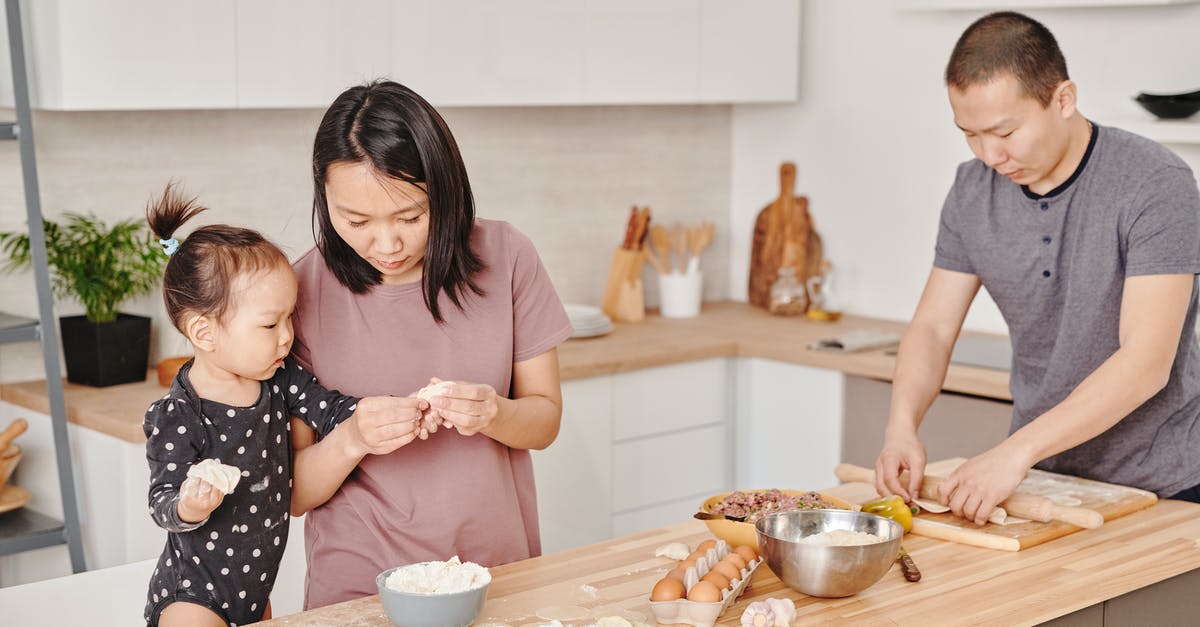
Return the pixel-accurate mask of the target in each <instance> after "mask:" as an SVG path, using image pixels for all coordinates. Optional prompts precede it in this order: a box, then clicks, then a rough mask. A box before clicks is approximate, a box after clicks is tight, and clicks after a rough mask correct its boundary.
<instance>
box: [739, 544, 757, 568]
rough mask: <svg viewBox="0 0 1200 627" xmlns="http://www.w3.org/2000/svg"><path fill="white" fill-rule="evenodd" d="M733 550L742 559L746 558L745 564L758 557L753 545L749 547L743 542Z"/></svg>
mask: <svg viewBox="0 0 1200 627" xmlns="http://www.w3.org/2000/svg"><path fill="white" fill-rule="evenodd" d="M733 552H734V553H737V554H738V555H740V556H741V558H742V559H744V560H746V563H747V564H748V563H750V562H753V561H754V560H756V559H758V551H756V550H754V548H753V547H749V546H746V545H744V544H743V545H742V546H739V547H736V548H734V549H733Z"/></svg>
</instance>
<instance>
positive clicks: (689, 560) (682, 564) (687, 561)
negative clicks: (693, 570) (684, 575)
mask: <svg viewBox="0 0 1200 627" xmlns="http://www.w3.org/2000/svg"><path fill="white" fill-rule="evenodd" d="M695 565H696V560H695V559H694V558H691V557H689V558H687V559H685V560H683V561H682V562H679V566H678V567H679V568H682V569H684V570H687V569H688V568H690V567H692V566H695Z"/></svg>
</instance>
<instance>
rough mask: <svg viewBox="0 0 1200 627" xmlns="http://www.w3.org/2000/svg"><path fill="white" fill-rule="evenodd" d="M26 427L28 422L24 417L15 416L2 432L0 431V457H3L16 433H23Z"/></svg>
mask: <svg viewBox="0 0 1200 627" xmlns="http://www.w3.org/2000/svg"><path fill="white" fill-rule="evenodd" d="M28 428H29V423H28V422H26V420H25V419H24V418H17V419H16V420H14V421H12V423H11V424H9V425H8V427H7V428H5V429H4V431H3V432H0V457H4V452H5V451H7V450H8V445H9V444H12V441H13V440H15V439H17V436H18V435H21V434H22V433H25V430H26V429H28Z"/></svg>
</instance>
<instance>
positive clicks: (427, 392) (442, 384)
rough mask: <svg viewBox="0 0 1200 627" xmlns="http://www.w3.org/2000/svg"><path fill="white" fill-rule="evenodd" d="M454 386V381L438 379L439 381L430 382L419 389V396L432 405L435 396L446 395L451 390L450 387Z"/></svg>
mask: <svg viewBox="0 0 1200 627" xmlns="http://www.w3.org/2000/svg"><path fill="white" fill-rule="evenodd" d="M452 387H454V382H453V381H438V382H437V383H430V384H429V385H427V386H425V387H423V388H421V389H419V390H417V398H423V399H425V400H426V401H428V402H429V403H430V404H431V405H432V404H433V397H435V396H445V395H446V394H447V393H449V392H450V388H452Z"/></svg>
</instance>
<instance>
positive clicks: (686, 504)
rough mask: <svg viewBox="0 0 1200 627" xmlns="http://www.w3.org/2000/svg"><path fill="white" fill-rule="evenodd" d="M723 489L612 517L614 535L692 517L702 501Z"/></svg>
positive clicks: (634, 531)
mask: <svg viewBox="0 0 1200 627" xmlns="http://www.w3.org/2000/svg"><path fill="white" fill-rule="evenodd" d="M720 491H721V490H713V491H712V492H705V493H704V494H698V495H696V496H695V497H690V498H684V499H679V500H676V501H671V502H670V503H663V504H662V505H655V506H653V507H646V508H643V509H635V510H633V511H630V512H625V513H623V514H615V515H614V516H613V517H612V530H613V536H614V537H616V536H624V535H629V534H631V533H638V532H639V531H646V530H647V529H657V528H659V527H666V526H667V525H676V524H679V523H681V522H686V521H688V520H691V519H692V514H694V513H696V510H697V509H698V508H699V506H700V502H701V501H703V500H704V499H705V498H706V497H708V496H711V495H712V494H714V493H716V492H720Z"/></svg>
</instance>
